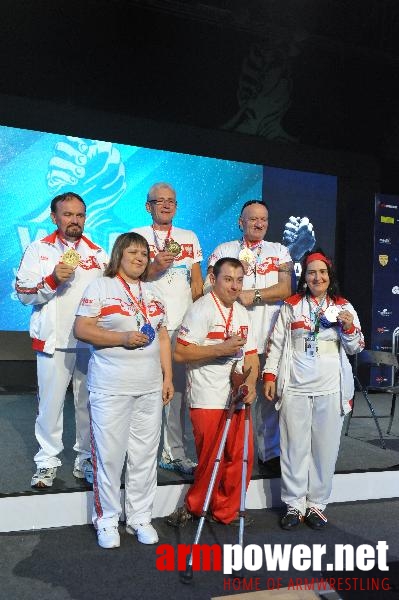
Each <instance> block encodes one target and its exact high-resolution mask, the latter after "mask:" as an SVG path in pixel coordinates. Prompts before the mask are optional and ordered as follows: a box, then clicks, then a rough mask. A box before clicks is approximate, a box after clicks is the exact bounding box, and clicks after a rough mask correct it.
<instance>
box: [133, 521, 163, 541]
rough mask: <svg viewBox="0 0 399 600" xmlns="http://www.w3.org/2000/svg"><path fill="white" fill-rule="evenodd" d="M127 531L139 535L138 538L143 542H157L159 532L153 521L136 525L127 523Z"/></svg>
mask: <svg viewBox="0 0 399 600" xmlns="http://www.w3.org/2000/svg"><path fill="white" fill-rule="evenodd" d="M126 533H129V534H130V535H137V539H138V541H139V542H141V543H142V544H157V543H158V541H159V538H158V534H157V532H156V530H155V529H154V527H153V526H152V525H151V523H136V524H135V525H126Z"/></svg>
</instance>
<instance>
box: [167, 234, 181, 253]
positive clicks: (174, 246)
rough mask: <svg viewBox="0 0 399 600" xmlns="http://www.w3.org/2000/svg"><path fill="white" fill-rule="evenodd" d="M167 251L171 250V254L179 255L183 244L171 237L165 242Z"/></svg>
mask: <svg viewBox="0 0 399 600" xmlns="http://www.w3.org/2000/svg"><path fill="white" fill-rule="evenodd" d="M165 251H166V252H170V253H171V254H173V256H179V254H180V252H181V246H180V244H178V243H177V242H175V240H173V239H172V238H169V239H168V240H166V242H165Z"/></svg>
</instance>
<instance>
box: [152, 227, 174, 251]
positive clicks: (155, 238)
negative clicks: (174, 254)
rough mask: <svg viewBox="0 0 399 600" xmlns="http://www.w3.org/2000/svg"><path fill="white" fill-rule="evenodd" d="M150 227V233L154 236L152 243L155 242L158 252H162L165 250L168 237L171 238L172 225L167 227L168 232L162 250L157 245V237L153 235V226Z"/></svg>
mask: <svg viewBox="0 0 399 600" xmlns="http://www.w3.org/2000/svg"><path fill="white" fill-rule="evenodd" d="M151 227H152V233H153V235H154V242H155V246H156V249H157V250H158V252H163V251H164V250H165V246H166V244H167V242H168V241H169V240H170V237H171V233H172V223H171V224H170V227H169V229H168V232H167V234H166V238H165V242H164V245H163V248H161V247H160V245H159V244H158V236H157V234H156V233H155V228H154V224H152V225H151Z"/></svg>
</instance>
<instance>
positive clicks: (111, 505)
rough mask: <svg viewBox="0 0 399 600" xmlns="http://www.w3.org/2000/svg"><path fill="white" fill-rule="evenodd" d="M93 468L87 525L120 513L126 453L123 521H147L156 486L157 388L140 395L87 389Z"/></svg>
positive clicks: (111, 521) (113, 521)
mask: <svg viewBox="0 0 399 600" xmlns="http://www.w3.org/2000/svg"><path fill="white" fill-rule="evenodd" d="M89 412H90V424H91V435H92V462H93V472H94V483H93V492H94V509H93V524H94V526H95V527H97V528H101V527H109V526H112V525H117V524H118V520H119V517H120V515H121V512H122V508H121V502H120V486H121V474H122V469H123V464H124V461H125V456H126V453H127V464H126V475H125V510H126V522H127V523H128V524H129V525H135V524H137V523H149V522H150V521H151V514H152V506H153V503H154V497H155V492H156V488H157V453H158V445H159V439H160V433H161V419H162V394H161V391H158V392H153V393H150V394H143V395H141V396H133V395H124V396H111V395H108V394H99V393H97V392H90V399H89Z"/></svg>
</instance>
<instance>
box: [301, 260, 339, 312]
mask: <svg viewBox="0 0 399 600" xmlns="http://www.w3.org/2000/svg"><path fill="white" fill-rule="evenodd" d="M311 254H322V255H323V256H325V257H326V259H327V260H328V261H329V262H327V263H326V267H327V273H328V277H329V278H330V285H329V286H328V288H327V294H328V295H329V297H330V298H331V299H332V300H336V299H337V298H338V297H339V296H340V291H339V283H338V279H337V275H336V273H335V268H334V264H333V262H332V260H331V258H330V257H329V256H327V254H326V253H325V252H324V251H323V250H322V249H321V248H314V249H313V250H309V252H306V253H305V254H304V256H303V259H302V273H301V276H300V277H299V281H298V286H297V292H298V294H302V295H305V294H307V293H308V290H307V284H306V280H305V275H306V269H307V258H308V256H310V255H311Z"/></svg>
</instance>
